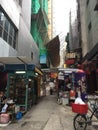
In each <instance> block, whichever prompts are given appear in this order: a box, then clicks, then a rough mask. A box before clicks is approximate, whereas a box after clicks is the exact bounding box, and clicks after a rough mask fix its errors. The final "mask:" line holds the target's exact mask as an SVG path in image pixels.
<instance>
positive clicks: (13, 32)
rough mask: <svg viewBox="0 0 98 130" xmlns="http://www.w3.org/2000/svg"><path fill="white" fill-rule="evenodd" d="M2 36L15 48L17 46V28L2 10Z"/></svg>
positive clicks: (0, 15)
mask: <svg viewBox="0 0 98 130" xmlns="http://www.w3.org/2000/svg"><path fill="white" fill-rule="evenodd" d="M0 37H2V38H3V40H5V41H6V42H7V43H8V44H9V45H10V46H12V47H13V48H14V49H17V48H16V47H17V46H16V40H17V29H16V27H15V26H14V24H13V23H12V22H11V20H10V19H9V18H8V17H7V16H6V15H5V14H4V13H3V11H2V10H0Z"/></svg>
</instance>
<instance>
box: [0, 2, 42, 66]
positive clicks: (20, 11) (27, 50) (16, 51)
mask: <svg viewBox="0 0 98 130" xmlns="http://www.w3.org/2000/svg"><path fill="white" fill-rule="evenodd" d="M30 25H31V0H28V1H27V0H0V57H9V56H16V57H17V56H25V57H27V58H28V59H30V61H31V62H32V63H34V64H35V65H37V66H39V49H38V47H37V45H36V44H35V42H34V40H33V38H32V36H31V33H30Z"/></svg>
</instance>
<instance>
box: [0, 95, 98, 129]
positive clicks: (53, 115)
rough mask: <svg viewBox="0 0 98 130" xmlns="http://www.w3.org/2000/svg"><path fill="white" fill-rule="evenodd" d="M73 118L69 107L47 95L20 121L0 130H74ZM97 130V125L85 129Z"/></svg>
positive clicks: (54, 97) (53, 96) (54, 96)
mask: <svg viewBox="0 0 98 130" xmlns="http://www.w3.org/2000/svg"><path fill="white" fill-rule="evenodd" d="M74 116H75V114H74V113H73V112H72V111H71V107H70V106H66V105H64V106H63V105H59V104H58V103H57V99H56V95H49V96H46V97H43V98H42V99H41V100H40V101H39V102H38V104H37V105H34V106H33V107H32V108H31V109H30V110H29V111H28V112H27V113H26V114H25V115H24V116H23V118H22V119H20V120H18V121H17V122H13V123H11V124H9V125H8V126H6V127H1V128H0V130H74V128H73V118H74ZM97 124H98V123H97ZM95 127H96V128H95ZM97 129H98V125H97V126H96V125H93V126H88V127H87V130H97Z"/></svg>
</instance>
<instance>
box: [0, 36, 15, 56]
mask: <svg viewBox="0 0 98 130" xmlns="http://www.w3.org/2000/svg"><path fill="white" fill-rule="evenodd" d="M16 55H17V51H16V50H15V49H13V48H12V47H11V46H9V45H8V44H7V43H6V42H5V41H4V40H3V39H2V38H0V57H8V56H16Z"/></svg>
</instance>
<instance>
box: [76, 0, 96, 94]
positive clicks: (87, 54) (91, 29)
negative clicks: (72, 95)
mask: <svg viewBox="0 0 98 130" xmlns="http://www.w3.org/2000/svg"><path fill="white" fill-rule="evenodd" d="M77 2H78V7H79V11H80V26H81V29H80V31H81V45H82V55H83V59H82V66H83V68H84V69H85V71H86V74H87V81H88V82H87V85H88V92H90V93H93V92H95V91H98V80H97V79H98V36H97V34H98V0H93V1H92V0H77Z"/></svg>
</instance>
